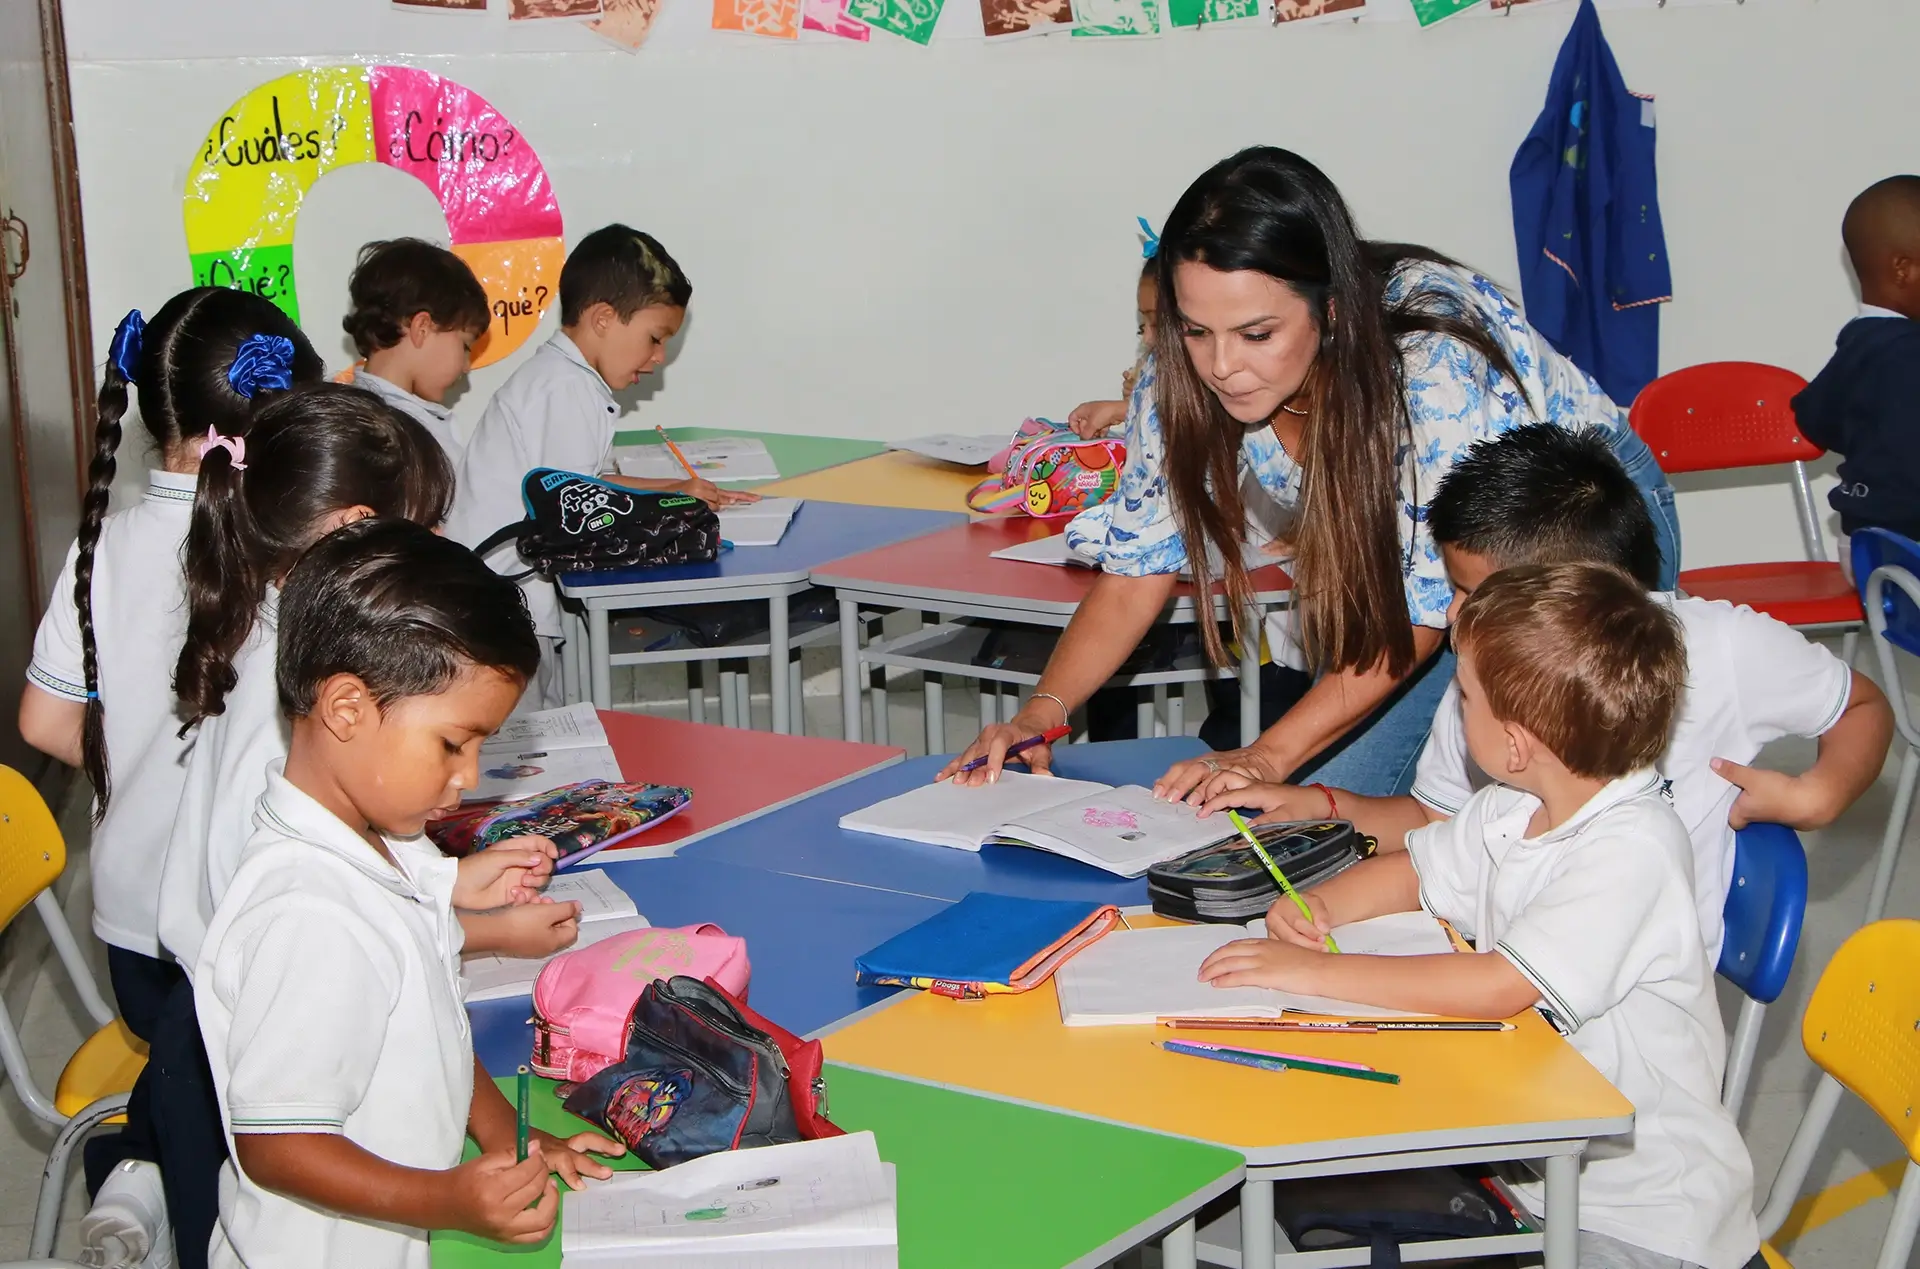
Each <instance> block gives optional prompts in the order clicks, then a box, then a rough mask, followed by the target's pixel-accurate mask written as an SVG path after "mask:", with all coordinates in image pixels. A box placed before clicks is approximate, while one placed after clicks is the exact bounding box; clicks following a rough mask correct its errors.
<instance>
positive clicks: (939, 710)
mask: <svg viewBox="0 0 1920 1269" xmlns="http://www.w3.org/2000/svg"><path fill="white" fill-rule="evenodd" d="M926 686H927V710H926V713H927V752H928V753H930V754H935V753H945V752H946V751H947V700H946V697H947V680H946V676H945V675H943V674H941V673H940V672H939V671H938V670H928V671H927V672H926Z"/></svg>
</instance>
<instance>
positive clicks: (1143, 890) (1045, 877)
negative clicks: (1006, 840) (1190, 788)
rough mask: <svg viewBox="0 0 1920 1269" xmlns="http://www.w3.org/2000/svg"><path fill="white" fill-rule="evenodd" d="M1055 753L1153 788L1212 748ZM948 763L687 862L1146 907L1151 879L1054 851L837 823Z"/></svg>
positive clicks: (1171, 743) (1137, 744) (858, 786)
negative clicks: (965, 844) (962, 846)
mask: <svg viewBox="0 0 1920 1269" xmlns="http://www.w3.org/2000/svg"><path fill="white" fill-rule="evenodd" d="M1053 752H1054V760H1055V767H1054V770H1055V771H1056V772H1057V773H1058V774H1060V775H1062V776H1066V777H1068V778H1070V779H1081V780H1099V781H1102V782H1103V783H1106V784H1146V785H1151V784H1152V783H1153V781H1154V780H1155V779H1157V778H1159V776H1160V774H1161V773H1162V772H1164V771H1165V770H1166V769H1167V768H1168V767H1169V766H1171V765H1172V764H1173V763H1175V762H1177V761H1179V760H1180V759H1182V758H1190V757H1192V756H1193V755H1195V754H1198V753H1204V752H1206V746H1205V745H1202V744H1201V743H1200V742H1199V741H1197V740H1190V739H1186V738H1167V739H1163V740H1126V741H1114V742H1109V743H1106V744H1093V745H1056V746H1055V747H1054V751H1053ZM946 762H947V759H946V757H944V756H936V757H932V758H910V759H908V760H907V761H906V762H903V763H899V764H898V765H896V766H891V767H887V768H885V769H883V770H880V771H874V772H869V773H868V774H866V775H864V776H861V777H860V778H859V779H857V780H849V781H847V782H846V783H844V784H841V785H838V786H836V787H834V788H831V789H824V790H822V791H820V792H819V793H816V794H814V795H813V796H811V797H807V798H802V799H801V800H800V801H798V802H795V803H792V804H791V805H788V806H784V807H782V808H780V809H779V810H777V811H773V812H771V813H769V814H767V815H764V816H761V817H760V818H758V819H756V820H753V821H751V822H749V823H745V824H738V825H735V826H734V827H732V828H729V829H727V830H726V831H724V832H720V833H715V834H713V835H712V836H709V837H706V838H704V839H702V840H701V841H700V842H698V843H696V844H694V845H692V846H689V847H688V848H687V849H686V851H685V852H684V855H683V857H684V858H689V859H707V860H714V861H717V862H722V863H729V864H737V865H740V866H742V867H748V868H759V869H766V870H767V871H769V872H783V873H791V874H794V875H796V876H801V877H819V878H824V879H826V880H831V881H841V882H846V883H849V884H852V885H862V886H879V887H882V888H885V889H888V890H897V891H900V892H902V893H905V894H917V895H925V896H928V897H930V898H935V899H945V900H949V901H952V900H958V899H961V898H963V897H965V895H966V894H967V892H968V891H970V890H989V891H994V892H996V893H999V894H1014V895H1025V896H1027V897H1029V898H1035V899H1084V900H1087V901H1090V902H1096V903H1115V904H1122V905H1125V904H1139V903H1145V902H1146V901H1147V883H1146V880H1145V879H1144V878H1139V877H1136V878H1131V879H1129V878H1126V877H1116V876H1114V875H1113V874H1112V873H1110V872H1106V871H1103V870H1102V869H1099V868H1095V867H1093V866H1092V865H1090V864H1083V863H1081V862H1079V861H1078V860H1074V859H1066V858H1063V857H1061V856H1059V855H1055V854H1053V853H1052V852H1050V851H1044V850H1030V849H1028V848H1026V847H1023V846H985V847H982V848H981V849H980V850H978V851H971V850H956V849H955V848H953V847H951V846H930V845H927V844H926V843H924V842H909V841H902V840H900V839H898V838H893V837H876V836H873V835H871V834H868V833H850V832H847V831H846V830H845V829H842V828H841V827H840V826H839V821H840V817H841V816H842V815H845V814H846V813H847V812H849V811H857V810H859V809H860V808H861V807H864V806H871V805H872V804H873V803H875V802H878V801H880V800H881V799H883V798H890V797H893V796H895V795H896V794H900V793H905V792H907V791H908V790H909V789H913V788H917V787H919V786H920V785H923V784H926V783H927V782H928V781H930V780H932V779H933V777H934V776H935V775H936V774H938V773H939V771H940V768H941V767H942V766H944V765H945V764H946ZM1220 822H1221V824H1222V825H1223V826H1225V827H1224V828H1223V830H1222V836H1225V835H1226V834H1227V833H1230V832H1232V826H1231V825H1227V823H1226V820H1225V819H1224V818H1223V819H1222V820H1221V821H1220ZM863 950H864V949H863Z"/></svg>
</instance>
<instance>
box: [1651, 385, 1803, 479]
mask: <svg viewBox="0 0 1920 1269" xmlns="http://www.w3.org/2000/svg"><path fill="white" fill-rule="evenodd" d="M1806 386H1807V381H1806V380H1805V379H1802V378H1801V377H1800V376H1799V375H1797V374H1795V373H1794V372H1793V371H1791V370H1786V369H1783V368H1781V367H1779V366H1768V365H1764V364H1762V363H1760V362H1757V361H1710V362H1707V363H1705V364H1704V365H1699V366H1688V367H1687V368H1686V369H1685V370H1676V371H1674V372H1673V373H1672V374H1667V375H1661V376H1660V377H1659V378H1658V379H1655V380H1654V381H1653V382H1652V383H1650V384H1648V385H1647V386H1646V387H1645V388H1643V389H1641V391H1640V395H1639V396H1638V397H1635V398H1634V402H1633V409H1632V410H1631V411H1629V414H1628V418H1629V421H1630V422H1631V423H1632V424H1633V430H1634V431H1635V432H1638V433H1639V434H1640V439H1641V440H1643V441H1645V442H1646V443H1647V446H1648V447H1649V448H1650V449H1652V450H1653V456H1654V458H1655V459H1657V460H1658V461H1659V463H1660V470H1661V471H1664V472H1666V473H1667V474H1668V475H1672V474H1673V473H1675V472H1684V471H1724V470H1727V469H1730V468H1737V467H1765V466H1770V465H1773V464H1776V463H1804V462H1807V461H1809V460H1810V459H1815V458H1818V457H1820V455H1821V453H1822V452H1823V451H1822V450H1821V449H1820V447H1819V446H1817V445H1815V444H1814V443H1813V442H1812V441H1810V440H1808V439H1807V438H1806V437H1804V436H1802V435H1800V425H1799V424H1798V423H1797V422H1796V421H1795V420H1794V417H1793V405H1792V402H1793V398H1794V396H1795V395H1796V394H1797V393H1798V392H1799V391H1800V390H1801V389H1802V388H1804V387H1806Z"/></svg>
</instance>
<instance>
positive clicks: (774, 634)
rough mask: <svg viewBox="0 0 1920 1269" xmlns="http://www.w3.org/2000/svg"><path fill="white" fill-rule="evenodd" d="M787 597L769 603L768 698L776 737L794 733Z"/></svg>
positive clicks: (780, 596) (783, 593)
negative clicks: (789, 688)
mask: <svg viewBox="0 0 1920 1269" xmlns="http://www.w3.org/2000/svg"><path fill="white" fill-rule="evenodd" d="M787 653H788V648H787V596H786V593H785V592H784V591H783V592H782V593H780V594H778V595H775V596H774V597H773V598H771V599H769V600H768V601H767V698H768V700H769V701H771V702H772V707H773V731H774V734H775V735H776V736H785V735H789V734H790V733H791V732H792V731H793V718H792V716H791V711H792V707H793V697H792V696H791V695H790V694H789V692H788V670H787Z"/></svg>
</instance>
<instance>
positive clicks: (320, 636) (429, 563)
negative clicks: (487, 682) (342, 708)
mask: <svg viewBox="0 0 1920 1269" xmlns="http://www.w3.org/2000/svg"><path fill="white" fill-rule="evenodd" d="M469 666H481V667H484V668H486V669H490V670H498V671H500V672H501V673H503V674H507V675H511V676H512V677H514V678H516V679H518V680H520V682H521V683H523V684H524V683H525V682H526V681H527V680H529V679H531V678H532V677H533V675H534V672H535V671H536V670H537V669H538V668H539V666H540V644H539V641H538V640H537V639H536V638H535V637H534V632H533V618H531V617H530V616H528V615H527V604H526V600H525V599H524V598H523V597H522V596H521V594H520V588H519V586H517V585H515V584H514V583H513V582H511V581H509V580H507V579H506V578H504V577H502V576H501V575H500V574H498V573H496V572H494V571H493V570H492V569H490V568H488V567H487V566H486V564H485V563H484V562H483V561H482V560H481V559H480V557H479V556H477V555H475V554H474V553H473V552H472V551H469V550H468V549H467V548H466V547H464V546H461V545H460V544H459V543H458V542H455V541H453V540H452V539H450V538H444V537H441V536H440V535H439V534H436V533H434V532H433V531H431V530H429V529H426V528H423V527H422V526H420V525H418V524H415V523H414V522H413V521H411V520H400V519H395V518H392V517H385V516H375V517H370V518H368V519H365V520H360V521H358V522H356V523H354V524H350V525H347V526H346V527H344V528H341V529H336V530H334V531H333V532H332V533H329V534H328V535H327V536H326V537H324V538H321V539H320V540H319V541H318V542H316V543H314V545H313V546H312V548H311V549H309V550H308V551H307V553H306V554H305V555H303V556H301V557H300V562H299V563H298V564H296V565H294V566H293V571H292V572H291V573H289V574H288V575H287V585H286V589H285V590H284V591H283V592H282V593H281V597H280V643H279V649H278V663H277V665H276V668H275V672H276V675H277V682H278V686H279V689H280V708H281V709H283V710H285V711H286V713H287V715H288V717H290V718H304V717H306V715H307V714H308V713H309V712H310V711H311V710H312V709H313V702H314V697H315V695H316V694H317V693H318V692H319V690H320V685H321V684H322V683H325V682H326V681H327V679H329V678H331V677H332V676H334V675H336V674H352V675H355V676H357V677H358V678H359V679H360V680H361V681H362V682H364V683H365V684H366V685H367V689H368V690H369V691H370V692H371V693H372V694H373V699H374V702H375V703H376V704H377V705H379V707H380V708H381V709H386V708H387V707H388V706H389V705H392V704H393V703H394V702H395V701H398V700H402V699H404V698H406V697H409V696H431V695H433V694H435V693H437V692H442V691H445V690H446V688H447V685H448V684H449V683H452V682H453V681H454V679H456V678H458V677H459V676H460V674H461V672H462V671H463V670H465V669H467V668H468V667H469Z"/></svg>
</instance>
